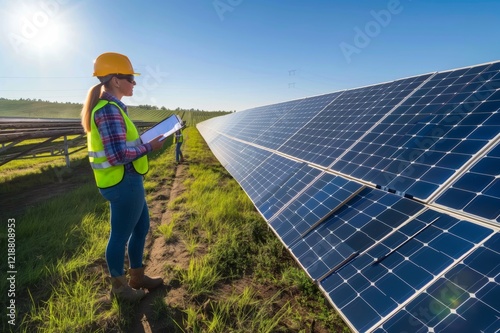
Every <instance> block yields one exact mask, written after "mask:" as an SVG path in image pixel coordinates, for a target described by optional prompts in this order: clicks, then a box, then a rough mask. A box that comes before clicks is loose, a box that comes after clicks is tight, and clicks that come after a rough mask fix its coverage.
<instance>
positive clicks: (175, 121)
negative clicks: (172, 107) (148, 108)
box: [141, 114, 183, 143]
mask: <svg viewBox="0 0 500 333" xmlns="http://www.w3.org/2000/svg"><path fill="white" fill-rule="evenodd" d="M182 127H183V125H182V120H181V118H180V117H179V116H178V115H176V114H174V115H171V116H170V117H168V118H165V119H163V120H162V121H160V122H159V123H158V124H156V125H154V126H153V127H151V128H150V129H148V130H146V131H144V132H143V133H142V134H141V140H142V142H143V143H146V142H149V141H151V140H153V139H154V138H156V137H158V136H160V135H163V138H162V139H161V140H160V141H163V140H165V139H166V138H167V137H168V136H169V135H172V134H173V133H175V132H176V131H178V130H180V129H181V128H182Z"/></svg>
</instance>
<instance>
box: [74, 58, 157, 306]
mask: <svg viewBox="0 0 500 333" xmlns="http://www.w3.org/2000/svg"><path fill="white" fill-rule="evenodd" d="M134 75H139V74H138V73H135V72H134V69H133V68H132V64H131V62H130V60H129V59H128V58H127V57H126V56H125V55H123V54H119V53H111V52H109V53H103V54H101V55H100V56H99V57H97V59H96V60H95V62H94V76H97V78H98V79H99V81H100V83H99V84H97V85H95V86H93V87H92V88H90V90H89V92H88V94H87V99H86V100H85V103H84V105H83V108H82V114H81V115H82V126H83V128H84V130H85V132H86V133H87V143H88V152H89V159H90V165H91V166H92V170H93V171H94V176H95V180H96V183H97V187H98V188H99V192H100V193H101V194H102V196H103V197H104V198H105V199H106V200H108V201H109V202H110V208H111V218H110V219H111V233H110V236H109V239H108V244H107V246H106V262H107V265H108V269H109V273H110V275H111V295H112V296H115V297H117V298H120V299H123V300H129V301H136V300H139V299H141V298H142V297H143V296H144V295H145V291H144V290H143V289H141V288H146V289H153V288H156V287H158V286H160V285H161V284H162V283H163V280H162V279H161V278H150V277H148V276H146V275H144V267H143V263H142V257H143V252H144V243H145V240H146V235H147V233H148V231H149V212H148V207H147V205H146V199H145V192H144V186H143V175H144V174H145V173H146V172H147V171H148V159H147V156H146V154H147V153H149V152H151V151H154V150H158V149H161V148H162V146H163V141H160V140H159V139H160V138H161V137H158V138H156V139H154V140H152V141H150V142H146V143H143V142H142V141H141V139H140V137H139V132H138V131H137V128H136V127H135V125H134V124H133V122H132V121H131V120H130V118H129V117H128V114H127V107H126V106H125V104H123V103H122V102H121V99H122V97H123V96H132V94H133V89H134V86H135V81H134ZM125 247H127V252H128V258H129V264H130V269H129V274H130V282H127V279H126V276H125V272H124V267H123V266H124V260H125Z"/></svg>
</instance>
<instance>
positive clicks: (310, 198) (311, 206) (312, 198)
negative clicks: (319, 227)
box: [269, 173, 362, 246]
mask: <svg viewBox="0 0 500 333" xmlns="http://www.w3.org/2000/svg"><path fill="white" fill-rule="evenodd" d="M361 187H362V185H360V184H358V183H355V182H352V181H349V180H346V179H344V178H342V177H339V176H335V175H332V174H328V173H325V174H323V175H321V177H320V178H319V179H317V180H316V181H314V183H312V184H311V186H310V187H309V188H307V189H306V190H305V192H304V193H302V194H300V195H299V197H298V198H297V199H295V200H294V201H293V202H292V203H291V204H290V205H288V206H287V207H286V208H285V209H284V210H283V212H282V213H280V214H279V215H277V217H276V218H273V219H272V220H271V221H270V222H269V223H270V225H271V227H272V228H273V229H274V230H275V232H276V233H277V234H278V235H280V237H281V239H282V241H283V242H284V243H285V244H286V245H287V246H291V245H292V244H293V243H294V242H295V241H296V240H297V239H299V238H300V237H301V235H302V234H304V233H306V232H307V231H308V230H309V228H311V227H312V226H313V225H314V224H315V223H316V222H318V221H320V220H322V219H323V218H325V217H327V216H328V215H329V214H330V212H331V211H332V210H333V209H334V208H336V207H338V206H339V205H340V204H341V203H342V202H343V201H344V200H346V199H347V198H349V197H350V196H351V195H352V194H353V193H354V192H356V191H358V190H359V189H361Z"/></svg>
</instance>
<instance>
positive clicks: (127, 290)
mask: <svg viewBox="0 0 500 333" xmlns="http://www.w3.org/2000/svg"><path fill="white" fill-rule="evenodd" d="M144 296H146V292H145V291H144V290H141V289H134V288H131V287H130V286H129V285H128V283H127V278H126V277H125V275H122V276H118V277H111V297H116V298H118V299H119V300H122V301H128V302H137V301H139V300H141V298H143V297H144Z"/></svg>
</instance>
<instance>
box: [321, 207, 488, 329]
mask: <svg viewBox="0 0 500 333" xmlns="http://www.w3.org/2000/svg"><path fill="white" fill-rule="evenodd" d="M436 218H437V220H436ZM419 230H421V232H420V233H417V231H419ZM464 230H467V231H469V232H473V231H475V233H474V234H475V236H474V237H473V238H474V239H473V240H471V239H468V238H467V234H466V233H465V232H464ZM415 234H416V235H415ZM491 234H492V230H491V229H488V228H485V227H482V226H479V225H475V224H472V223H470V222H467V221H461V220H457V219H455V218H453V217H451V216H448V215H444V214H441V213H438V212H436V211H432V210H427V211H425V212H423V213H422V214H420V215H419V216H418V217H416V218H415V219H414V220H412V221H411V222H410V223H408V224H407V225H405V226H404V227H402V228H399V229H398V231H397V232H396V233H393V234H391V235H390V236H389V237H387V238H386V239H384V240H383V241H382V242H380V243H379V244H377V245H376V246H374V247H372V248H371V249H369V250H368V251H367V252H366V253H364V254H363V255H360V256H359V257H357V258H356V259H355V260H353V261H352V262H351V264H349V265H348V266H346V267H345V268H343V269H341V270H339V271H338V272H337V273H335V274H332V275H330V276H329V277H327V278H326V279H325V280H323V281H322V282H321V287H322V288H323V289H324V290H325V292H326V293H327V294H328V296H329V297H330V298H331V299H332V302H333V303H334V304H336V305H337V306H338V307H339V308H340V311H341V312H342V313H343V314H344V315H345V316H346V317H347V318H348V320H349V321H350V322H351V324H352V325H353V326H354V327H355V328H356V330H358V331H359V332H364V331H366V330H369V329H371V328H372V327H373V326H374V325H376V324H377V323H378V322H380V321H381V320H383V318H384V317H385V316H387V315H388V314H389V313H390V312H391V311H393V310H395V309H396V308H397V306H398V304H402V303H404V301H405V300H407V299H408V298H409V297H410V296H412V295H414V294H416V293H417V292H418V291H419V290H420V289H422V288H423V287H424V286H425V285H426V284H427V283H430V282H431V281H432V280H433V279H435V278H437V277H439V276H440V275H441V274H442V273H443V272H444V271H445V270H446V268H447V267H449V266H450V265H454V264H455V263H456V261H457V260H458V259H459V258H460V257H461V256H463V255H464V254H466V253H467V252H468V251H470V250H472V249H473V248H474V246H476V244H478V242H480V241H482V240H484V239H485V238H486V237H488V236H489V235H491ZM478 235H480V236H481V237H478ZM412 236H413V237H412ZM384 255H387V256H386V257H385V258H384V259H382V260H381V261H380V262H378V263H377V259H380V258H383V256H384ZM490 266H491V265H490ZM345 290H352V291H351V293H352V295H351V296H352V297H350V298H348V299H347V300H345V299H343V300H341V299H340V298H341V297H342V293H343V291H345ZM428 290H429V289H428ZM375 295H376V298H371V297H372V296H375ZM384 298H385V299H384ZM354 301H356V304H357V305H358V306H360V304H362V306H363V307H370V308H371V309H373V310H374V312H373V313H372V314H371V315H367V316H362V317H361V318H357V317H356V314H354V312H355V311H356V307H353V306H350V305H351V303H352V302H354ZM339 304H343V305H339ZM351 318H356V319H355V320H351ZM436 332H438V331H436Z"/></svg>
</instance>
